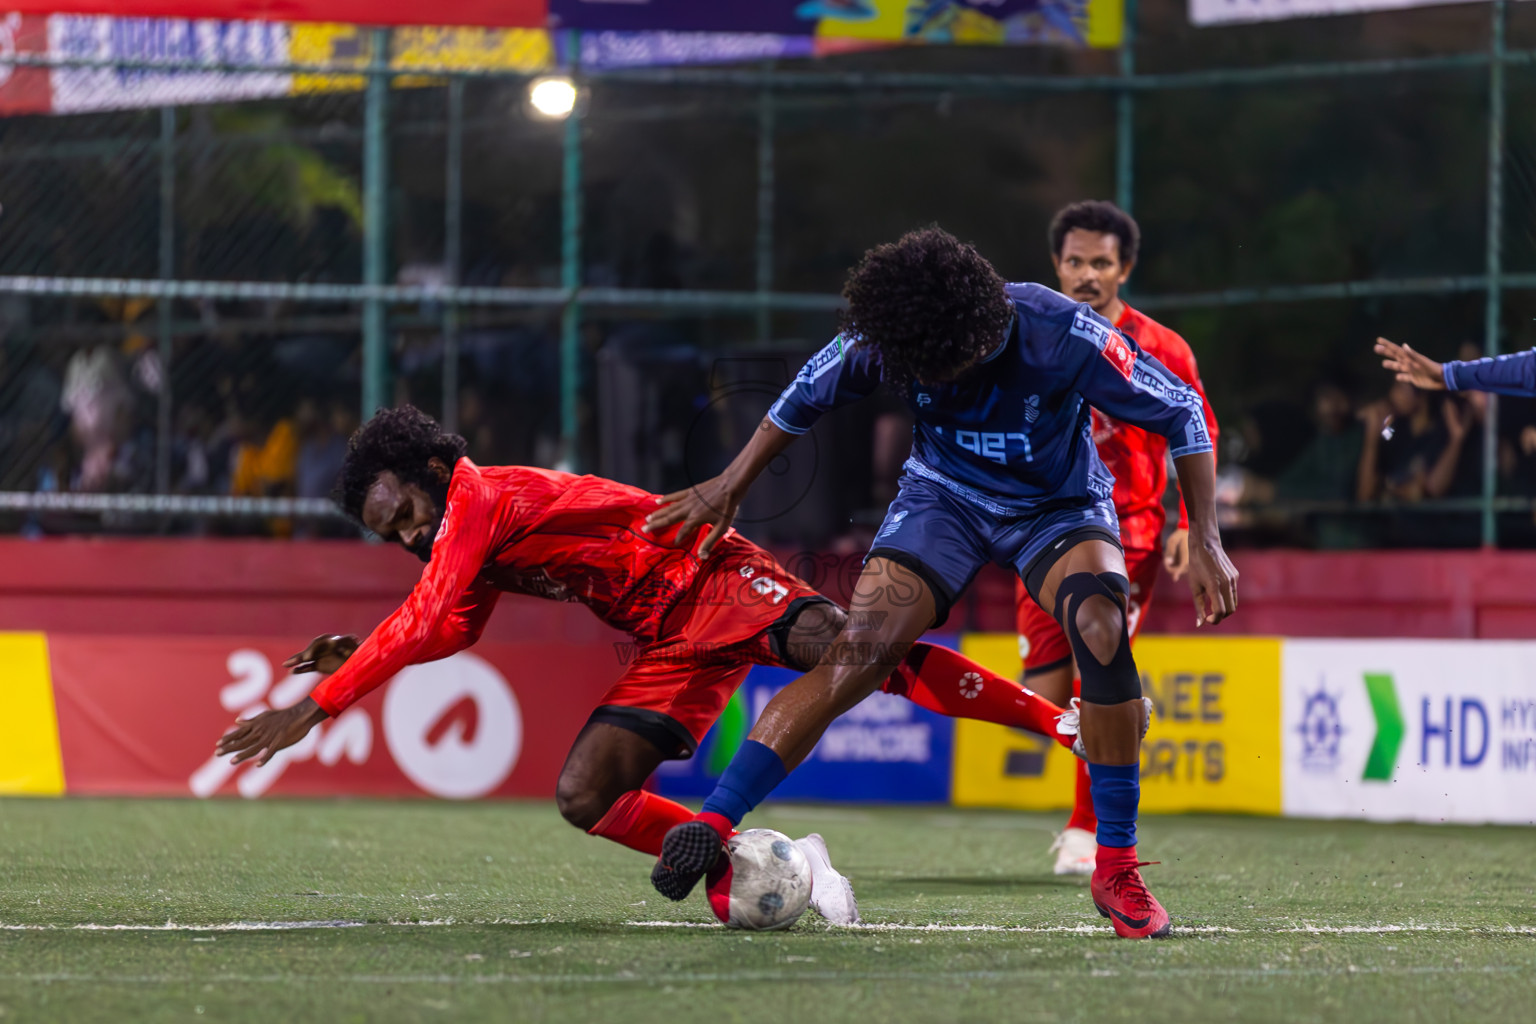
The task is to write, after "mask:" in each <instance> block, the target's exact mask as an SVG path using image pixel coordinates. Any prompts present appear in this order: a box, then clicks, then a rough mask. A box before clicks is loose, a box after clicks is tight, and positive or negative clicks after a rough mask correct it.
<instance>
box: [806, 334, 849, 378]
mask: <svg viewBox="0 0 1536 1024" xmlns="http://www.w3.org/2000/svg"><path fill="white" fill-rule="evenodd" d="M844 345H845V342H844V340H843V336H842V335H841V334H839V335H838V336H837V337H835V338H833V339H832V340H831V341H830V342H828V343H827V346H826V347H825V348H823V349H822V350H821V351H820V352H817V353H816V354H815V355H814V356H811V361H810V362H808V363H806V364H805V365H804V366H803V367H801V368H800V373H799V374H797V375H796V377H795V380H796V381H797V382H799V383H802V384H810V383H812V382H813V381H815V380H817V379H818V378H819V377H820V376H821V375H822V374H824V373H826V372H827V371H828V370H830V369H832V368H833V367H835V366H837V365H838V364H839V363H841V362H842V361H843V348H844Z"/></svg>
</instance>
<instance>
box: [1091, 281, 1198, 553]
mask: <svg viewBox="0 0 1536 1024" xmlns="http://www.w3.org/2000/svg"><path fill="white" fill-rule="evenodd" d="M1115 326H1116V327H1117V328H1119V329H1120V330H1121V331H1122V332H1124V333H1125V334H1127V335H1129V336H1130V337H1131V339H1132V340H1134V341H1135V342H1136V344H1137V345H1139V346H1140V347H1141V350H1142V351H1143V352H1146V353H1147V354H1149V355H1151V356H1152V357H1153V358H1154V359H1156V360H1157V361H1158V362H1160V363H1162V364H1163V365H1164V366H1166V367H1167V368H1168V369H1169V370H1170V371H1171V372H1172V373H1173V375H1174V376H1176V377H1178V378H1179V379H1180V380H1182V381H1183V382H1184V383H1186V384H1188V385H1189V386H1190V387H1192V388H1194V389H1195V390H1196V391H1198V392H1199V393H1200V400H1201V402H1203V403H1204V405H1205V426H1206V429H1207V430H1209V431H1210V432H1211V444H1212V445H1214V444H1215V443H1216V439H1217V434H1218V431H1217V429H1216V414H1215V413H1214V412H1212V411H1211V403H1210V401H1209V400H1208V399H1206V397H1205V387H1204V386H1203V385H1202V384H1201V383H1200V370H1199V368H1198V367H1197V366H1196V365H1195V354H1194V353H1193V352H1191V351H1190V348H1189V343H1188V342H1187V341H1185V340H1184V339H1183V338H1181V337H1179V336H1178V334H1176V333H1175V332H1173V331H1170V330H1169V329H1168V328H1166V327H1164V326H1163V325H1162V324H1160V323H1158V322H1157V321H1156V320H1153V319H1152V318H1151V317H1148V316H1147V315H1146V314H1144V313H1138V312H1137V311H1136V310H1134V309H1132V308H1131V307H1130V306H1126V307H1125V310H1124V312H1122V313H1121V314H1120V318H1119V319H1118V320H1117V321H1116V322H1115ZM1093 443H1094V444H1095V445H1097V446H1098V449H1099V458H1101V459H1103V460H1104V465H1106V466H1108V467H1109V471H1110V472H1111V473H1113V474H1114V475H1115V513H1116V515H1118V516H1119V517H1120V542H1121V543H1122V544H1123V545H1125V547H1126V548H1128V549H1135V550H1156V549H1157V548H1158V546H1159V545H1160V544H1161V543H1162V537H1163V525H1164V524H1165V523H1166V521H1167V515H1166V513H1165V512H1164V511H1163V491H1165V490H1166V489H1167V487H1168V458H1167V455H1168V439H1167V438H1165V437H1163V436H1162V435H1161V434H1153V433H1149V432H1147V431H1145V430H1142V429H1141V428H1140V427H1133V426H1131V425H1130V424H1129V423H1121V422H1120V421H1119V420H1116V419H1112V418H1110V417H1108V416H1106V415H1104V414H1103V413H1101V412H1099V410H1097V409H1094V410H1093ZM1188 525H1189V514H1188V512H1186V511H1185V509H1184V504H1183V502H1182V501H1181V502H1180V503H1179V526H1180V527H1181V528H1184V527H1187V526H1188Z"/></svg>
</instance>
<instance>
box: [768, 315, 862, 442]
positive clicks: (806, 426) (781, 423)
mask: <svg viewBox="0 0 1536 1024" xmlns="http://www.w3.org/2000/svg"><path fill="white" fill-rule="evenodd" d="M879 385H880V367H879V366H878V365H877V364H876V362H875V360H874V358H873V355H872V353H871V352H870V350H869V349H868V347H866V346H862V345H859V344H858V343H857V342H856V341H850V340H849V339H848V338H847V336H846V335H842V334H839V335H838V336H837V337H835V338H833V339H832V341H831V342H830V343H828V345H827V347H826V348H824V349H822V350H821V351H820V352H818V353H816V354H815V355H814V356H812V357H811V359H810V361H809V362H808V363H806V364H805V366H803V367H801V369H800V372H799V373H798V374H796V375H795V379H794V381H793V383H791V384H790V385H789V387H787V388H785V389H784V393H783V394H781V395H780V396H779V400H778V401H777V402H774V403H773V407H772V408H771V409H769V410H768V418H769V419H770V420H772V421H773V425H774V426H776V427H778V428H779V429H780V430H782V431H784V432H785V433H789V434H803V433H805V432H806V431H807V430H810V429H811V427H813V426H815V424H816V421H817V420H818V419H820V418H821V416H822V414H823V413H827V412H830V411H831V410H833V409H836V408H837V407H839V406H843V405H848V404H849V403H851V402H856V401H858V400H859V399H861V398H863V397H865V396H866V395H869V394H871V393H872V392H873V391H874V390H875V388H877V387H878V386H879Z"/></svg>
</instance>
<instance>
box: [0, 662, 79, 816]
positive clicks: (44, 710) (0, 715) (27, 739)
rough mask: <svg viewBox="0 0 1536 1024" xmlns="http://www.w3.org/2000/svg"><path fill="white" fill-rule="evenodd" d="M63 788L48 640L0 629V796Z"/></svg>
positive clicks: (37, 793) (56, 791) (47, 793)
mask: <svg viewBox="0 0 1536 1024" xmlns="http://www.w3.org/2000/svg"><path fill="white" fill-rule="evenodd" d="M62 792H64V762H63V760H62V758H61V757H60V755H59V729H58V724H57V720H56V719H55V717H54V711H53V687H52V684H51V683H50V682H49V678H48V640H47V638H46V637H45V636H44V635H43V634H41V633H0V794H5V795H18V794H24V795H27V796H58V795H59V794H60V793H62Z"/></svg>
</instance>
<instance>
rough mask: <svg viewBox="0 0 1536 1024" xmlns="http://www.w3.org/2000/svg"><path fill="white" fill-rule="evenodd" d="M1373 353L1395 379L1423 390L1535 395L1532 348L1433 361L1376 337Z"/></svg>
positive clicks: (1535, 357)
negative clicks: (1473, 357) (1500, 353)
mask: <svg viewBox="0 0 1536 1024" xmlns="http://www.w3.org/2000/svg"><path fill="white" fill-rule="evenodd" d="M1376 354H1377V355H1379V356H1381V357H1382V360H1381V365H1382V366H1383V367H1385V368H1386V369H1388V370H1391V371H1392V373H1393V374H1395V375H1396V377H1397V379H1398V380H1400V381H1402V382H1403V383H1405V384H1412V385H1413V386H1414V387H1416V388H1423V389H1424V390H1425V391H1492V392H1493V393H1494V394H1496V395H1509V396H1511V397H1513V398H1536V349H1530V350H1528V351H1525V352H1514V353H1511V354H1510V355H1507V356H1491V357H1489V358H1487V359H1472V360H1467V361H1455V360H1453V361H1451V362H1448V363H1437V362H1435V361H1434V360H1433V359H1431V358H1429V357H1428V356H1426V355H1424V354H1423V353H1421V352H1415V351H1414V350H1413V349H1411V348H1409V347H1408V346H1407V345H1399V344H1396V343H1395V342H1391V341H1388V340H1387V339H1386V338H1377V339H1376Z"/></svg>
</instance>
